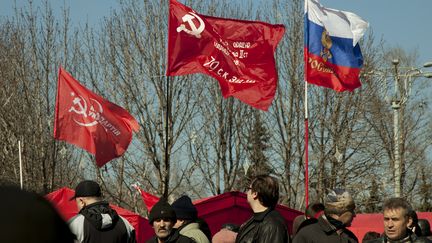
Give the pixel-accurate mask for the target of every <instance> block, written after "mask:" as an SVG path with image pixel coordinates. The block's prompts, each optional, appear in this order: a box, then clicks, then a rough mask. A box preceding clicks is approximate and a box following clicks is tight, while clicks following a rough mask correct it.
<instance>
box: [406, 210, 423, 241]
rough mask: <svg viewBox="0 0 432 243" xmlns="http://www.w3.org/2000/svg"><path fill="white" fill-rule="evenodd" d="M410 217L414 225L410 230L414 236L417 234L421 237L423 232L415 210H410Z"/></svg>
mask: <svg viewBox="0 0 432 243" xmlns="http://www.w3.org/2000/svg"><path fill="white" fill-rule="evenodd" d="M408 217H410V218H411V219H412V224H411V227H410V230H411V231H412V230H413V229H414V231H413V233H414V234H416V235H417V236H421V231H420V228H419V226H418V217H417V213H416V212H415V211H414V210H410V211H409V212H408Z"/></svg>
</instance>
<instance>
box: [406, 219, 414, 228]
mask: <svg viewBox="0 0 432 243" xmlns="http://www.w3.org/2000/svg"><path fill="white" fill-rule="evenodd" d="M412 226H413V219H412V218H411V217H408V224H407V227H408V228H412Z"/></svg>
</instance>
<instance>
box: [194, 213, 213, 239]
mask: <svg viewBox="0 0 432 243" xmlns="http://www.w3.org/2000/svg"><path fill="white" fill-rule="evenodd" d="M195 222H196V223H198V226H199V229H200V230H201V231H202V232H203V233H204V235H205V236H206V237H207V239H208V240H209V241H210V242H211V239H212V233H211V231H210V227H209V225H208V224H207V222H206V221H205V219H203V218H197V219H196V220H195Z"/></svg>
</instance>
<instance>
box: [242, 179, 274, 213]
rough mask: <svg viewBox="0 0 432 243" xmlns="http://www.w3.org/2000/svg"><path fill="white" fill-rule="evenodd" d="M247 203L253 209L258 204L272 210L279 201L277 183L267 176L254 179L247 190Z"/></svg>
mask: <svg viewBox="0 0 432 243" xmlns="http://www.w3.org/2000/svg"><path fill="white" fill-rule="evenodd" d="M247 198H248V202H249V204H250V205H251V207H252V208H253V205H254V204H257V203H259V204H260V205H261V206H263V207H266V208H274V207H276V204H277V202H278V200H279V182H278V180H277V179H276V178H274V177H271V176H268V175H260V176H257V177H255V178H254V179H253V180H252V182H251V184H250V186H249V187H248V189H247Z"/></svg>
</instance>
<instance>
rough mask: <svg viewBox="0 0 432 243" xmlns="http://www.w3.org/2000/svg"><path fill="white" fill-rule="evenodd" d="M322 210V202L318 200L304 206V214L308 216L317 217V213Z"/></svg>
mask: <svg viewBox="0 0 432 243" xmlns="http://www.w3.org/2000/svg"><path fill="white" fill-rule="evenodd" d="M323 211H324V204H322V203H320V202H315V203H311V204H309V205H308V206H307V207H306V210H305V215H306V217H308V218H318V215H319V214H320V213H322V212H323Z"/></svg>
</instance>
